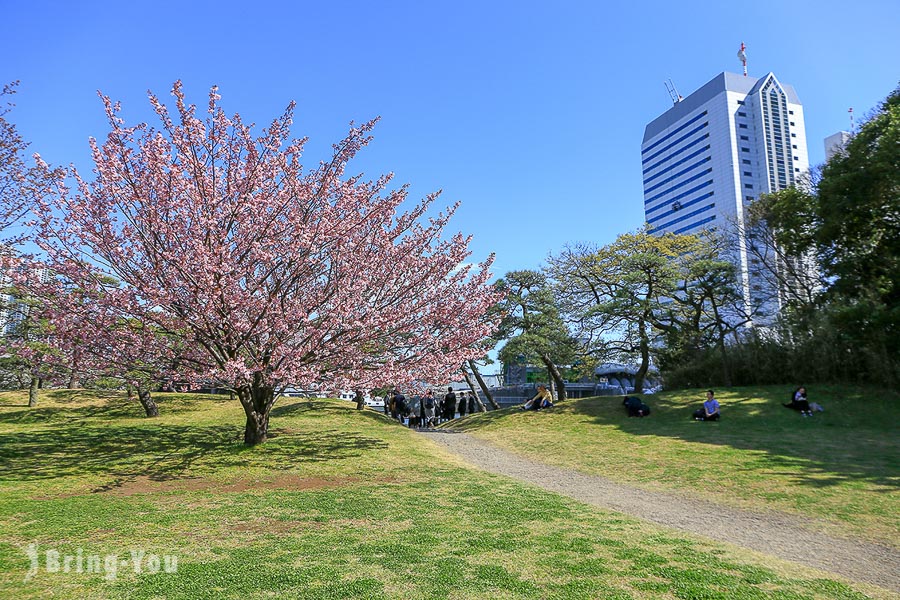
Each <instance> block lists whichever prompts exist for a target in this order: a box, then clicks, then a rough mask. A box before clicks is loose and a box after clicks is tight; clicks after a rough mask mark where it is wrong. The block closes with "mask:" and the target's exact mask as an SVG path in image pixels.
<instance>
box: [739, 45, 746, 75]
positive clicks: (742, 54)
mask: <svg viewBox="0 0 900 600" xmlns="http://www.w3.org/2000/svg"><path fill="white" fill-rule="evenodd" d="M746 49H747V46H745V45H744V42H741V49H740V50H738V60H740V61H741V63H743V65H744V77H746V76H747V53H746V52H744V50H746Z"/></svg>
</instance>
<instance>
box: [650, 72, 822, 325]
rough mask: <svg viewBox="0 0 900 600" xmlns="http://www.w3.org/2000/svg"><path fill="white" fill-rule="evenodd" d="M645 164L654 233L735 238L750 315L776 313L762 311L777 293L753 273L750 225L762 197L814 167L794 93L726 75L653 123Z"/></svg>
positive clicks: (765, 81)
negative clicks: (749, 213) (748, 216)
mask: <svg viewBox="0 0 900 600" xmlns="http://www.w3.org/2000/svg"><path fill="white" fill-rule="evenodd" d="M641 166H642V171H643V180H644V215H645V220H646V222H647V223H648V224H649V226H650V231H651V233H656V234H662V233H666V232H672V233H700V232H702V231H703V230H706V229H712V230H716V231H719V232H723V233H726V234H727V235H729V236H731V237H732V239H733V246H732V252H731V258H732V259H733V260H734V261H735V263H736V264H737V266H738V267H739V272H740V283H741V288H742V295H743V302H744V310H745V311H746V312H747V313H748V314H753V313H757V314H762V313H765V312H767V311H766V310H765V309H766V308H768V309H769V310H768V312H769V313H770V314H771V312H773V311H774V310H777V309H778V308H779V306H764V305H766V304H768V303H772V302H773V298H777V297H778V296H779V295H778V294H777V293H776V294H773V293H772V290H771V289H763V288H764V286H765V284H764V283H762V281H761V278H760V277H757V276H755V273H754V271H755V270H758V266H757V267H754V265H753V264H752V257H751V256H750V255H749V254H748V251H747V250H748V239H747V236H746V232H745V230H744V222H745V210H746V207H747V205H748V204H749V203H751V202H753V201H754V200H755V199H756V198H757V197H758V196H759V194H761V193H768V192H774V191H777V190H781V189H784V188H786V187H789V186H791V185H793V184H795V183H797V181H798V177H799V176H800V175H801V174H803V173H805V172H806V171H808V170H809V159H808V154H807V146H806V129H805V125H804V119H803V106H802V104H801V103H800V99H799V97H798V96H797V93H796V92H795V91H794V88H793V87H791V86H790V85H787V84H783V83H781V82H780V81H779V80H778V79H777V78H776V77H775V75H773V74H772V73H769V74H768V75H766V76H764V77H761V78H758V79H757V78H755V77H746V76H742V75H736V74H734V73H720V74H719V75H717V76H716V77H714V78H713V79H712V80H710V81H709V82H708V83H706V84H705V85H704V86H702V87H701V88H700V89H698V90H697V91H695V92H694V93H692V94H690V95H689V96H687V97H686V98H684V99H679V100H678V101H677V102H676V103H675V105H674V106H672V108H670V109H668V110H667V111H666V112H664V113H663V114H662V115H660V116H659V117H657V118H656V119H654V120H653V121H651V122H650V124H648V125H647V127H646V129H645V131H644V139H643V143H642V144H641ZM775 302H778V300H777V299H776V300H775Z"/></svg>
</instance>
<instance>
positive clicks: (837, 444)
mask: <svg viewBox="0 0 900 600" xmlns="http://www.w3.org/2000/svg"><path fill="white" fill-rule="evenodd" d="M773 390H774V388H748V389H747V390H737V389H736V390H734V391H726V392H724V393H720V394H718V397H719V401H720V402H721V404H722V421H720V422H712V423H705V422H697V421H694V420H692V419H691V414H692V412H693V410H695V409H697V408H699V407H700V406H701V404H702V401H703V399H704V395H703V390H696V391H689V392H676V393H672V394H662V395H652V396H643V398H642V399H643V401H644V402H646V403H648V404H649V405H650V406H651V408H652V414H651V416H649V417H647V418H643V419H641V418H629V417H628V416H626V413H625V409H624V407H623V406H622V397H621V396H612V397H609V396H605V397H595V398H584V399H573V400H568V401H564V402H562V403H559V404H558V405H557V407H556V408H554V409H551V414H553V413H558V414H562V415H564V414H566V413H571V414H573V415H580V416H587V417H589V418H590V419H591V420H592V421H593V422H594V423H596V424H597V425H601V426H605V427H613V428H615V429H618V430H620V431H622V432H625V433H627V434H629V435H632V436H638V437H643V436H654V437H668V438H673V439H679V440H683V441H685V442H690V443H696V444H712V445H718V446H727V447H730V448H734V449H737V450H746V451H752V452H754V453H756V454H757V456H752V457H749V458H748V461H749V462H748V464H750V465H751V466H748V470H754V471H757V472H759V473H762V474H765V473H769V474H771V475H772V476H786V477H791V478H793V479H794V480H795V481H796V482H797V483H798V484H800V485H803V486H808V487H811V488H827V487H830V486H834V485H838V484H841V483H845V482H863V481H864V482H868V483H870V484H875V485H877V486H880V487H879V488H878V491H881V492H885V493H887V492H892V491H896V490H900V477H898V472H897V468H896V465H897V464H900V444H898V440H900V436H898V435H897V434H898V427H897V422H898V421H897V418H896V400H897V398H895V397H893V396H895V394H894V393H891V392H884V391H883V390H874V391H873V390H866V389H859V388H851V387H849V386H832V387H823V388H822V389H820V390H816V395H815V398H814V400H815V401H817V402H819V403H821V404H823V405H824V406H825V407H826V412H824V413H817V414H816V415H815V416H813V417H802V416H801V415H800V414H799V413H798V412H796V411H793V410H790V409H787V408H785V407H784V406H782V404H781V402H779V401H774V400H772V399H771V398H772V397H773V396H774V397H775V398H779V397H780V396H785V399H784V401H786V399H787V397H788V395H789V392H790V390H789V389H787V388H786V389H785V390H784V393H780V392H779V391H773ZM766 398H768V400H766ZM695 399H696V401H695V402H693V403H692V401H693V400H695ZM541 416H542V415H540V414H536V415H534V417H535V418H537V419H539V418H540V417H541ZM517 417H519V418H521V417H525V415H523V414H522V412H521V411H520V410H517V409H505V410H501V411H493V412H489V413H486V414H485V413H482V414H477V415H472V416H470V417H466V418H465V419H460V420H457V421H455V422H452V423H451V424H450V425H449V426H450V427H451V428H454V429H458V430H462V431H475V430H477V429H480V428H481V427H485V426H488V425H492V424H493V425H500V424H501V423H503V422H504V421H507V420H509V419H514V418H517ZM526 418H527V417H526ZM539 422H540V421H539V420H537V421H535V426H536V427H537V426H540V425H539ZM516 427H517V428H519V427H521V425H516ZM598 443H599V442H598ZM598 451H599V447H598ZM758 453H762V454H763V455H762V456H758ZM748 456H749V455H748Z"/></svg>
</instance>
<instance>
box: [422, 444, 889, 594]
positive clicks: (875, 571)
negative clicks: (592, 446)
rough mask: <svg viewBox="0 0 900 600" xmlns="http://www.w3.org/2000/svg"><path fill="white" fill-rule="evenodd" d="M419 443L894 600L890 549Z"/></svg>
mask: <svg viewBox="0 0 900 600" xmlns="http://www.w3.org/2000/svg"><path fill="white" fill-rule="evenodd" d="M422 433H423V435H427V436H428V437H429V438H431V439H432V440H434V441H435V442H437V443H438V444H440V445H441V446H443V447H444V448H446V449H447V450H449V451H450V452H452V453H454V454H456V455H458V456H460V457H461V458H463V459H464V460H465V461H466V462H468V463H470V464H472V465H474V466H476V467H478V468H480V469H483V470H485V471H489V472H491V473H497V474H500V475H506V476H508V477H513V478H515V479H519V480H521V481H526V482H528V483H532V484H534V485H537V486H539V487H542V488H544V489H545V490H549V491H551V492H556V493H559V494H563V495H565V496H568V497H570V498H574V499H576V500H580V501H582V502H586V503H588V504H593V505H595V506H600V507H603V508H609V509H612V510H616V511H619V512H621V513H624V514H628V515H632V516H634V517H638V518H640V519H644V520H647V521H652V522H654V523H658V524H660V525H666V526H668V527H674V528H676V529H682V530H684V531H689V532H691V533H695V534H699V535H702V536H705V537H708V538H712V539H714V540H719V541H722V542H728V543H730V544H735V545H737V546H743V547H745V548H750V549H752V550H756V551H758V552H763V553H766V554H770V555H772V556H777V557H778V558H782V559H786V560H790V561H795V562H798V563H803V564H805V565H806V566H809V567H815V568H817V569H822V570H823V571H829V572H832V573H836V574H838V575H841V576H843V577H846V578H848V579H851V580H853V581H861V582H866V583H871V584H874V585H877V586H880V587H883V588H887V589H889V590H892V591H894V592H900V553H898V552H897V551H896V550H894V549H893V548H890V547H887V546H882V545H878V544H873V543H870V542H864V541H861V540H851V539H846V538H837V537H832V536H829V535H825V534H823V533H817V532H815V531H813V530H812V527H813V526H814V525H815V523H814V521H812V520H807V519H803V518H802V517H795V516H792V515H787V514H784V513H775V512H771V513H769V512H767V513H755V512H749V511H744V510H738V509H734V508H730V507H726V506H722V505H720V504H715V503H711V502H706V501H701V500H693V499H688V498H685V497H682V496H677V495H672V494H664V493H659V492H651V491H647V490H640V489H637V488H634V487H630V486H627V485H622V484H619V483H614V482H612V481H610V480H608V479H605V478H603V477H597V476H594V475H586V474H584V473H579V472H577V471H573V470H571V469H564V468H560V467H554V466H551V465H547V464H543V463H539V462H536V461H534V460H532V459H527V458H524V457H522V456H521V455H518V454H514V453H512V452H508V451H506V450H501V449H499V448H497V447H496V446H493V445H491V444H490V443H488V442H485V441H483V440H479V439H477V438H475V437H472V436H470V435H468V434H465V433H460V432H455V431H452V430H431V431H422Z"/></svg>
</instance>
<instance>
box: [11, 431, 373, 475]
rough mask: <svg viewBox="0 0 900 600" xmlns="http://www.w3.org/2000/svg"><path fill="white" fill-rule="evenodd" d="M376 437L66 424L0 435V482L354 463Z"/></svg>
mask: <svg viewBox="0 0 900 600" xmlns="http://www.w3.org/2000/svg"><path fill="white" fill-rule="evenodd" d="M386 447H387V444H386V443H385V442H384V441H382V440H381V439H378V438H375V437H368V436H364V435H359V434H355V433H352V432H347V431H342V430H336V429H333V428H332V429H323V430H319V431H315V432H311V433H303V434H297V433H294V432H291V431H290V430H279V429H278V428H273V429H272V439H270V440H269V441H268V442H266V443H265V444H261V445H259V446H254V447H248V446H245V445H244V444H243V428H242V427H240V426H233V425H217V426H184V425H168V424H156V423H154V422H152V421H148V422H147V424H140V425H135V426H122V425H110V426H93V425H81V426H78V427H73V426H72V425H71V423H67V424H66V426H61V427H55V428H52V429H42V430H39V431H32V432H28V433H26V434H23V433H14V434H13V433H6V434H0V481H23V480H25V481H27V480H40V479H51V478H56V477H65V476H72V475H85V474H89V475H111V476H114V477H115V478H116V480H117V481H126V480H129V479H132V478H134V477H137V476H143V477H148V478H149V479H151V480H157V481H162V480H167V479H178V478H184V477H192V476H198V475H203V474H206V473H211V472H213V471H215V470H217V469H221V468H223V467H234V466H261V467H266V468H270V469H290V468H291V467H292V466H294V465H298V464H303V463H311V462H321V461H327V460H334V459H347V458H358V457H361V456H363V455H365V454H367V453H370V452H372V451H375V450H379V449H383V448H386Z"/></svg>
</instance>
